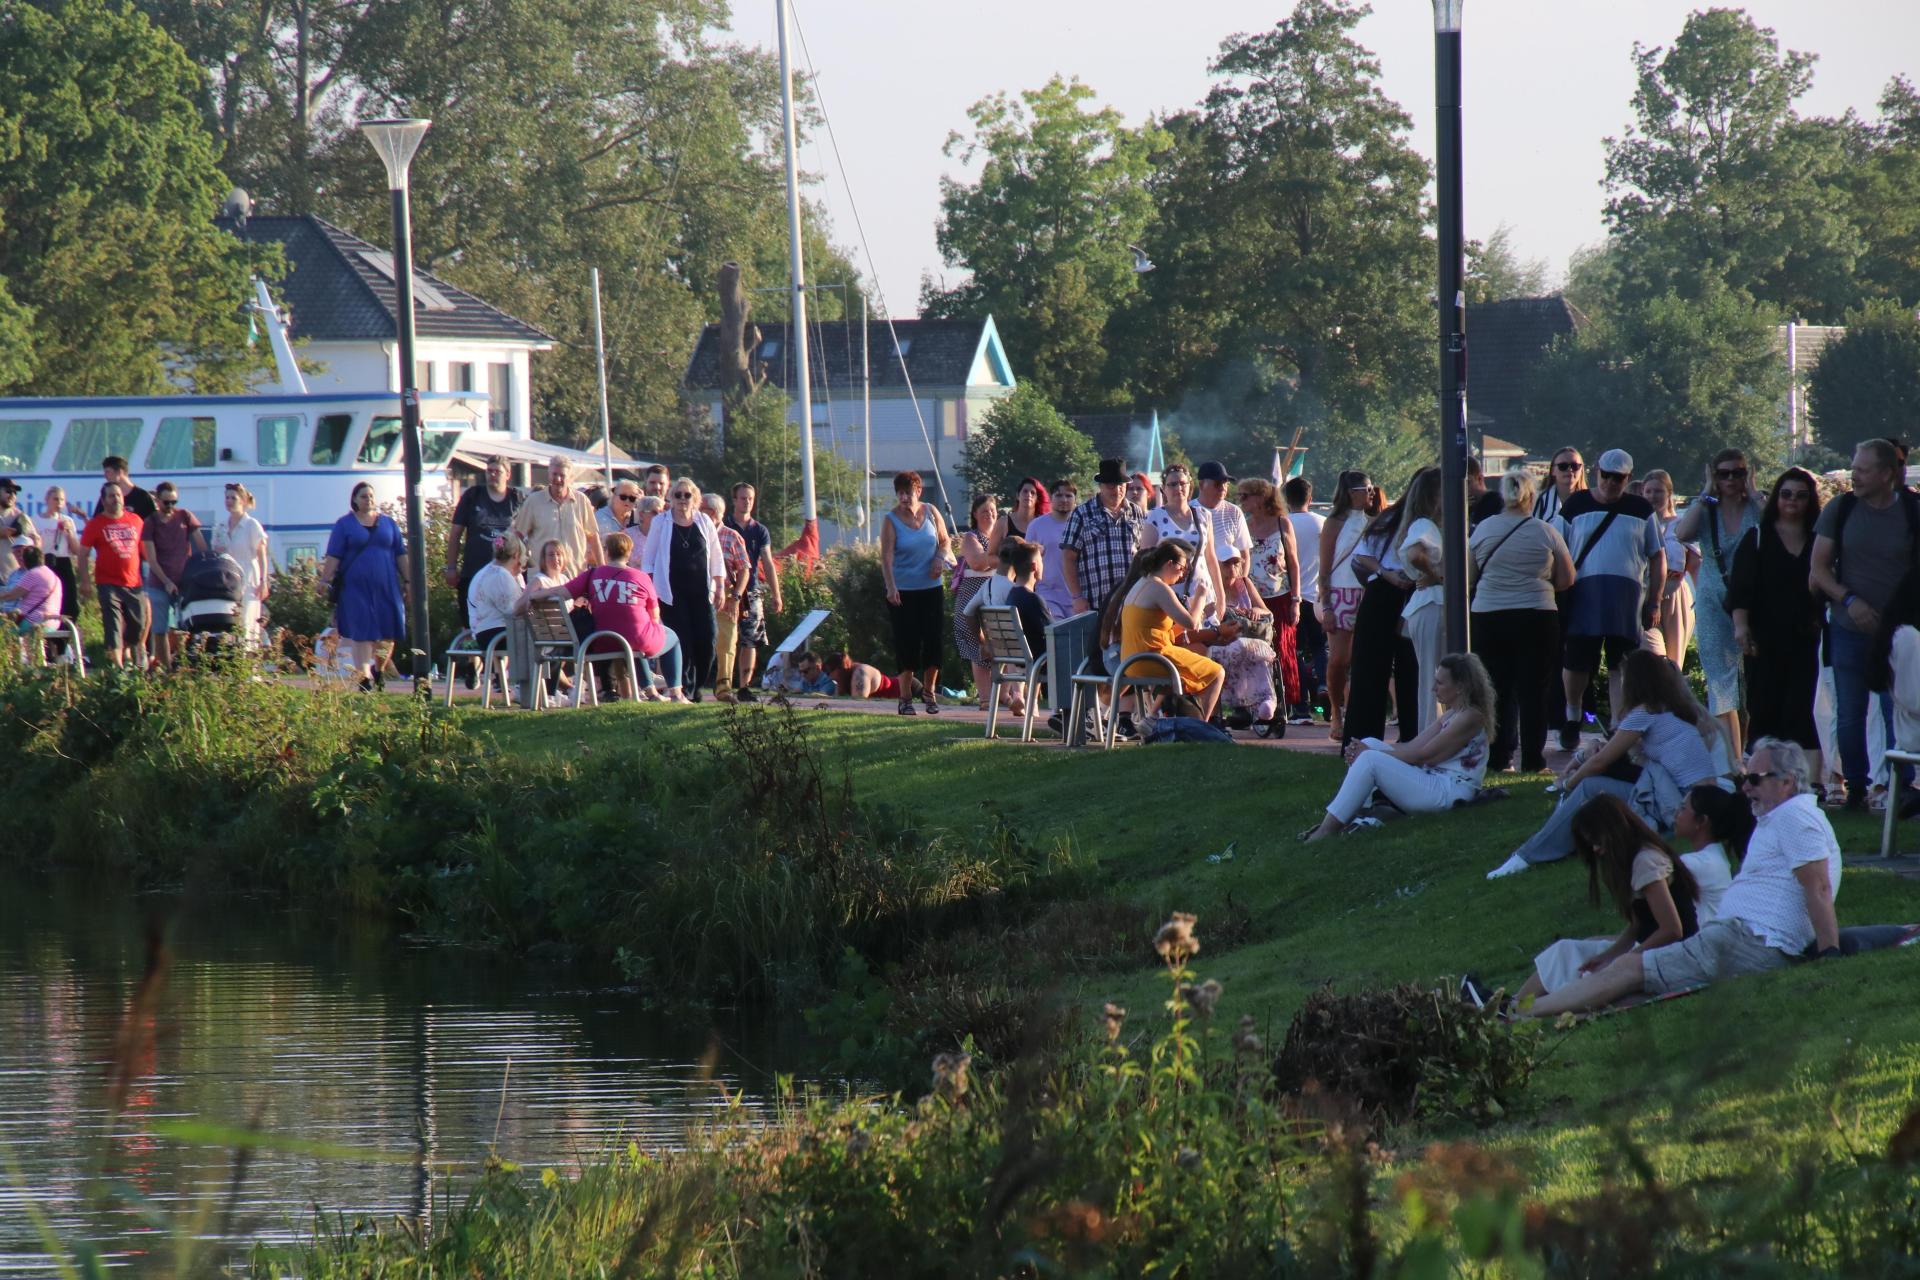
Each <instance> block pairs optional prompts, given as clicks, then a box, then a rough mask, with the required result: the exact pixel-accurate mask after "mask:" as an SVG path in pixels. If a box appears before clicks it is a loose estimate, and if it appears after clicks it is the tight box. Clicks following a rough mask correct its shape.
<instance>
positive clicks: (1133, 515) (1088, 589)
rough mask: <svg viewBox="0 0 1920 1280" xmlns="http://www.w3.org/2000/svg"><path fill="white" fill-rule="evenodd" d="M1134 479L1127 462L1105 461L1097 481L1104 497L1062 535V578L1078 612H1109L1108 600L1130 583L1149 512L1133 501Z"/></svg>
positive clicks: (1084, 507)
mask: <svg viewBox="0 0 1920 1280" xmlns="http://www.w3.org/2000/svg"><path fill="white" fill-rule="evenodd" d="M1129 478H1130V477H1129V476H1128V475H1127V464H1126V461H1125V460H1124V459H1122V458H1102V459H1100V470H1099V473H1098V474H1096V475H1095V476H1094V477H1093V479H1094V483H1095V484H1097V485H1099V486H1100V492H1099V494H1098V496H1096V497H1095V498H1094V500H1093V501H1092V502H1083V503H1081V504H1080V505H1079V506H1077V507H1075V508H1074V509H1073V514H1072V515H1070V516H1068V517H1067V527H1066V529H1065V530H1063V531H1062V532H1061V534H1060V576H1061V577H1063V578H1064V579H1066V583H1067V591H1068V592H1069V593H1071V595H1072V596H1073V611H1074V612H1075V613H1085V612H1087V611H1088V610H1089V609H1092V610H1099V609H1103V608H1105V607H1106V603H1107V597H1108V596H1110V595H1112V594H1113V592H1114V590H1115V589H1116V588H1118V587H1119V585H1120V584H1121V583H1122V582H1125V581H1126V579H1127V570H1128V569H1130V568H1131V567H1132V566H1133V553H1134V552H1135V551H1136V550H1138V549H1139V546H1140V530H1141V527H1142V526H1143V525H1144V524H1145V523H1146V519H1147V513H1146V512H1145V511H1143V510H1141V508H1140V505H1139V504H1138V503H1135V502H1128V501H1127V499H1126V494H1125V492H1124V490H1125V489H1126V484H1127V481H1128V479H1129Z"/></svg>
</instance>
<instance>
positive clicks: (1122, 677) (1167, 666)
mask: <svg viewBox="0 0 1920 1280" xmlns="http://www.w3.org/2000/svg"><path fill="white" fill-rule="evenodd" d="M1136 662H1150V663H1158V664H1159V666H1160V668H1161V669H1162V670H1163V671H1165V672H1166V674H1165V675H1163V676H1143V675H1127V674H1124V673H1126V672H1128V671H1131V670H1132V669H1133V664H1134V663H1136ZM1107 680H1108V685H1107V702H1108V705H1109V706H1111V707H1112V709H1113V714H1111V715H1109V716H1108V717H1107V724H1106V736H1105V738H1104V739H1103V741H1102V744H1101V745H1102V746H1104V747H1105V748H1106V749H1107V750H1109V751H1111V750H1112V749H1113V743H1114V739H1115V737H1116V736H1117V735H1118V734H1119V732H1120V695H1121V693H1122V692H1123V691H1129V692H1131V693H1133V695H1134V696H1135V697H1136V698H1139V697H1140V696H1141V695H1142V694H1143V693H1144V692H1145V691H1146V690H1148V689H1166V690H1168V691H1170V692H1172V693H1178V692H1180V671H1179V668H1177V667H1175V666H1174V665H1173V660H1172V659H1171V658H1169V657H1167V655H1166V654H1164V653H1150V652H1148V651H1146V650H1144V649H1143V650H1141V651H1140V652H1138V653H1130V654H1128V655H1126V656H1125V657H1123V658H1121V659H1120V661H1119V662H1118V663H1117V664H1115V666H1114V671H1113V674H1112V675H1111V676H1109V677H1107ZM1141 701H1142V706H1143V708H1144V702H1145V700H1144V699H1142V700H1141ZM1142 718H1143V719H1144V718H1145V717H1144V715H1143V716H1142Z"/></svg>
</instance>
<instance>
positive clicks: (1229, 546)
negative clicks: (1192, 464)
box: [1193, 462, 1253, 563]
mask: <svg viewBox="0 0 1920 1280" xmlns="http://www.w3.org/2000/svg"><path fill="white" fill-rule="evenodd" d="M1193 478H1194V480H1196V481H1197V482H1198V483H1199V485H1200V494H1199V497H1200V505H1201V506H1203V507H1205V508H1206V509H1207V512H1208V513H1209V514H1210V515H1212V516H1213V548H1214V554H1215V555H1216V556H1218V557H1219V558H1220V559H1222V560H1232V559H1234V558H1235V557H1236V556H1237V557H1241V558H1242V559H1243V560H1244V561H1245V562H1248V563H1251V561H1252V559H1253V535H1252V534H1251V533H1249V532H1248V531H1247V515H1246V513H1245V512H1244V511H1242V510H1240V508H1239V506H1238V505H1237V504H1235V503H1233V502H1230V501H1228V499H1227V486H1228V485H1230V484H1232V483H1233V476H1232V475H1231V474H1230V473H1229V472H1228V471H1227V464H1226V463H1224V462H1203V463H1201V464H1200V469H1199V470H1198V471H1196V472H1194V473H1193Z"/></svg>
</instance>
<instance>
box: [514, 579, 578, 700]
mask: <svg viewBox="0 0 1920 1280" xmlns="http://www.w3.org/2000/svg"><path fill="white" fill-rule="evenodd" d="M527 627H528V630H529V631H531V633H532V636H533V651H534V654H535V655H536V657H535V662H534V667H533V671H532V675H531V680H530V683H531V684H532V685H533V689H532V691H531V692H530V693H529V695H528V697H527V700H526V704H525V705H527V706H530V707H532V708H534V709H535V710H538V709H540V708H542V707H544V706H546V705H547V682H546V681H545V680H544V679H542V677H543V676H544V675H545V674H546V669H547V668H548V667H551V666H557V665H559V664H560V663H562V662H566V661H568V660H570V659H571V658H572V657H573V656H574V655H573V651H574V649H575V647H576V643H577V641H576V638H575V636H574V634H573V619H572V618H571V617H569V616H568V615H567V606H566V605H565V604H564V603H562V602H561V601H559V600H555V599H552V598H551V597H543V598H541V599H539V600H535V601H534V602H533V603H532V604H531V605H530V606H528V608H527Z"/></svg>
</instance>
